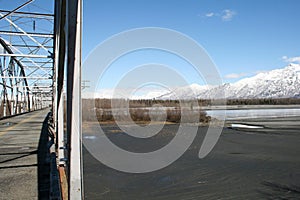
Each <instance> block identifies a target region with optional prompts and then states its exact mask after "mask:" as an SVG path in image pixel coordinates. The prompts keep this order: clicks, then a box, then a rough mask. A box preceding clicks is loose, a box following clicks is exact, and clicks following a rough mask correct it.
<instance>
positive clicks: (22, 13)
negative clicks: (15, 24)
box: [0, 10, 54, 18]
mask: <svg viewBox="0 0 300 200" xmlns="http://www.w3.org/2000/svg"><path fill="white" fill-rule="evenodd" d="M9 12H11V11H8V10H0V13H9ZM18 14H21V15H33V16H44V17H52V18H53V17H54V15H53V14H49V13H34V12H19V11H17V12H14V13H13V14H12V15H18Z"/></svg>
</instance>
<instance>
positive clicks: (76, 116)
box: [67, 0, 83, 200]
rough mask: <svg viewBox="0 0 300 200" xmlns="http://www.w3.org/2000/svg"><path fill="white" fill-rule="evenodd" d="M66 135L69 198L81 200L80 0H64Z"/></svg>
mask: <svg viewBox="0 0 300 200" xmlns="http://www.w3.org/2000/svg"><path fill="white" fill-rule="evenodd" d="M67 11H68V12H67V15H68V45H67V46H68V51H67V52H68V55H67V56H68V62H67V134H68V143H69V144H68V150H69V156H68V162H69V174H68V175H69V198H70V199H72V200H77V199H78V200H79V199H82V198H83V187H82V159H81V158H82V144H81V141H82V140H81V139H82V138H81V137H82V136H81V34H82V33H81V32H82V1H81V0H67Z"/></svg>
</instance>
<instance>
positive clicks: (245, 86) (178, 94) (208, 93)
mask: <svg viewBox="0 0 300 200" xmlns="http://www.w3.org/2000/svg"><path fill="white" fill-rule="evenodd" d="M188 88H190V89H192V90H193V92H191V90H190V89H188ZM224 93H225V97H226V98H227V99H248V98H300V64H289V65H288V66H286V67H284V68H282V69H275V70H272V71H268V72H262V73H259V74H257V75H255V76H253V77H249V78H244V79H241V80H239V81H237V82H235V83H225V84H222V85H218V86H209V85H198V84H192V85H190V86H186V87H180V88H177V89H175V90H174V91H171V92H169V93H165V94H162V95H160V96H156V98H155V99H191V98H199V99H209V98H213V99H218V98H222V97H224Z"/></svg>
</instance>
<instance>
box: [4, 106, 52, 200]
mask: <svg viewBox="0 0 300 200" xmlns="http://www.w3.org/2000/svg"><path fill="white" fill-rule="evenodd" d="M48 112H49V111H48V110H42V111H35V112H32V113H28V114H24V115H20V116H16V117H12V118H9V119H5V120H0V199H38V196H39V195H40V194H41V193H40V192H39V190H38V187H39V186H38V182H39V181H38V176H40V173H38V166H39V163H38V160H39V157H38V152H39V151H38V148H40V147H39V146H40V144H41V141H40V139H41V138H42V137H41V130H42V126H43V121H44V120H45V117H46V115H47V113H48Z"/></svg>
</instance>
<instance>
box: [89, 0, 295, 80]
mask: <svg viewBox="0 0 300 200" xmlns="http://www.w3.org/2000/svg"><path fill="white" fill-rule="evenodd" d="M299 9H300V1H298V0H251V1H250V0H244V1H239V0H222V1H220V0H143V1H141V0H127V1H124V0H102V1H92V0H85V1H84V26H83V27H84V32H83V33H84V37H83V44H84V48H83V57H84V58H86V57H87V55H88V53H89V51H90V50H91V49H93V48H94V47H95V44H98V43H101V42H102V41H103V40H105V39H107V38H108V37H110V36H111V35H113V34H117V33H119V32H122V31H125V30H128V29H133V28H139V27H164V28H169V29H174V30H176V31H179V32H182V33H184V34H186V35H188V36H190V37H191V38H193V39H194V40H196V41H197V42H198V43H199V44H200V45H202V46H203V47H204V48H205V49H206V51H207V52H208V54H209V55H210V56H211V58H212V59H213V60H214V62H215V64H216V65H217V67H218V69H219V71H220V73H221V76H222V77H223V78H224V82H232V81H236V80H238V79H239V78H241V77H244V76H251V75H254V74H255V73H257V72H259V71H266V70H271V69H275V68H281V67H284V66H285V65H286V64H287V63H286V61H287V60H288V59H289V58H293V57H298V56H299V55H300V52H299V46H300V39H299V35H300V20H299V19H300V12H299ZM283 56H286V57H284V58H285V59H283ZM146 60H147V59H146ZM290 60H291V59H290ZM175 67H176V66H175ZM111 73H113V72H111ZM234 77H236V78H234ZM193 81H194V82H197V80H193ZM193 81H192V82H193Z"/></svg>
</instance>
